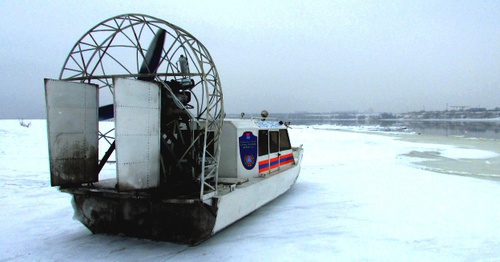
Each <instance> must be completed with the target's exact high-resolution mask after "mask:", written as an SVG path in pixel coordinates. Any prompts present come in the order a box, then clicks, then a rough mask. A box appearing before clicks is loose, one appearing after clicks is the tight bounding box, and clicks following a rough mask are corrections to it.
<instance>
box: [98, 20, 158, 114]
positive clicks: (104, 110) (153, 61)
mask: <svg viewBox="0 0 500 262" xmlns="http://www.w3.org/2000/svg"><path fill="white" fill-rule="evenodd" d="M165 35H166V31H165V30H164V29H162V28H160V29H158V31H157V32H156V35H155V37H154V38H153V40H152V41H151V44H149V48H148V51H147V52H146V56H145V58H144V61H143V62H142V65H141V69H140V70H139V74H140V75H147V76H139V77H137V79H138V80H142V81H154V80H155V76H154V75H151V74H156V71H157V70H158V66H159V64H160V59H161V53H162V51H163V45H164V43H165ZM113 117H114V106H113V104H109V105H105V106H101V107H99V121H101V120H106V119H110V118H113Z"/></svg>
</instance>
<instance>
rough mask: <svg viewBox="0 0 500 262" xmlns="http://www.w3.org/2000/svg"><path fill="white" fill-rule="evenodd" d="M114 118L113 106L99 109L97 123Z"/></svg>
mask: <svg viewBox="0 0 500 262" xmlns="http://www.w3.org/2000/svg"><path fill="white" fill-rule="evenodd" d="M113 117H114V106H113V104H110V105H105V106H101V107H99V121H102V120H107V119H110V118H113Z"/></svg>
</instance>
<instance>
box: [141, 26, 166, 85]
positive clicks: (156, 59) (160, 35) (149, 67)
mask: <svg viewBox="0 0 500 262" xmlns="http://www.w3.org/2000/svg"><path fill="white" fill-rule="evenodd" d="M165 34H166V31H165V30H164V29H161V28H160V29H158V32H156V35H155V37H154V38H153V41H152V42H151V44H150V45H149V48H148V52H147V53H146V57H145V59H144V62H143V63H142V66H141V70H140V71H139V74H154V73H156V70H157V69H158V65H159V64H160V59H161V53H162V51H163V44H164V43H165ZM137 79H138V80H143V81H153V80H154V79H155V78H154V76H144V77H142V76H141V77H138V78H137Z"/></svg>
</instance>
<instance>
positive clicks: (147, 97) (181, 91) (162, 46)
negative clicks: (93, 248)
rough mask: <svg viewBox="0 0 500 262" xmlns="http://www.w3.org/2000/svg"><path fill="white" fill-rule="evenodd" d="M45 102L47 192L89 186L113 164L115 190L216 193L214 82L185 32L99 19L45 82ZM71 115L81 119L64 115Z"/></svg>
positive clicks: (208, 63) (218, 113)
mask: <svg viewBox="0 0 500 262" xmlns="http://www.w3.org/2000/svg"><path fill="white" fill-rule="evenodd" d="M46 98H47V116H48V123H49V128H48V129H49V151H50V158H51V176H52V185H53V186H72V185H78V184H82V183H94V182H98V181H99V172H100V171H101V170H102V169H103V167H104V166H105V164H106V163H111V162H112V160H113V158H114V161H116V173H117V188H118V190H120V191H129V190H139V189H147V188H159V189H162V190H160V191H161V192H165V194H185V193H186V192H189V193H193V192H195V193H196V194H198V196H199V197H200V198H208V197H210V196H212V195H213V194H215V192H216V191H217V179H218V177H217V169H218V162H219V155H220V152H219V146H218V141H219V137H220V133H221V128H222V121H223V117H222V116H223V114H224V111H223V97H222V90H221V84H220V80H219V76H218V73H217V69H216V67H215V64H214V62H213V60H212V58H211V56H210V54H209V52H208V50H207V49H206V48H205V46H204V45H203V44H202V43H200V42H199V41H198V40H197V39H196V38H195V37H193V36H192V35H191V34H189V33H188V32H187V31H185V30H183V29H181V28H179V27H177V26H175V25H172V24H170V23H168V22H166V21H163V20H160V19H157V18H154V17H151V16H146V15H140V14H126V15H120V16H116V17H113V18H110V19H108V20H105V21H103V22H101V23H100V24H98V25H96V26H95V27H94V28H92V29H90V30H89V31H88V32H87V33H86V34H84V35H83V36H82V37H81V38H80V39H79V40H78V42H77V43H76V44H75V45H74V47H73V49H72V50H71V51H70V53H69V55H68V57H67V59H66V61H65V63H64V65H63V67H62V70H61V74H60V77H59V80H57V81H56V80H46ZM61 99H62V100H64V101H61ZM70 101H71V102H70ZM68 102H69V103H68ZM87 103H89V104H87ZM77 111H78V113H77V114H78V115H79V116H85V117H83V118H82V117H78V118H76V115H75V118H72V117H71V114H70V113H68V112H73V113H74V112H77ZM80 111H81V112H80ZM60 112H64V113H63V115H64V116H65V118H61V117H60V115H61V113H60ZM104 120H108V122H110V123H111V124H109V123H108V124H106V125H104V124H99V122H98V121H104ZM110 120H113V121H110ZM105 126H110V127H105ZM73 129H74V130H73ZM75 130H85V131H84V132H83V133H84V135H75V132H76V131H75ZM58 137H66V140H64V142H63V143H62V144H61V143H60V141H58V140H57V139H58ZM82 148H83V149H85V150H83V152H84V153H82ZM115 151H116V152H115ZM64 159H66V160H64ZM67 159H78V160H75V161H73V160H72V161H67ZM70 162H71V163H70ZM146 162H147V163H146ZM145 163H146V164H145ZM75 165H76V166H75ZM82 166H85V169H84V170H85V171H81V172H80V171H79V172H74V171H73V170H75V167H76V168H77V169H78V167H82Z"/></svg>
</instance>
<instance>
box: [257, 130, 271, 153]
mask: <svg viewBox="0 0 500 262" xmlns="http://www.w3.org/2000/svg"><path fill="white" fill-rule="evenodd" d="M268 139H269V136H268V131H267V130H259V156H263V155H267V154H268V153H269V148H268V147H267V141H268Z"/></svg>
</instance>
